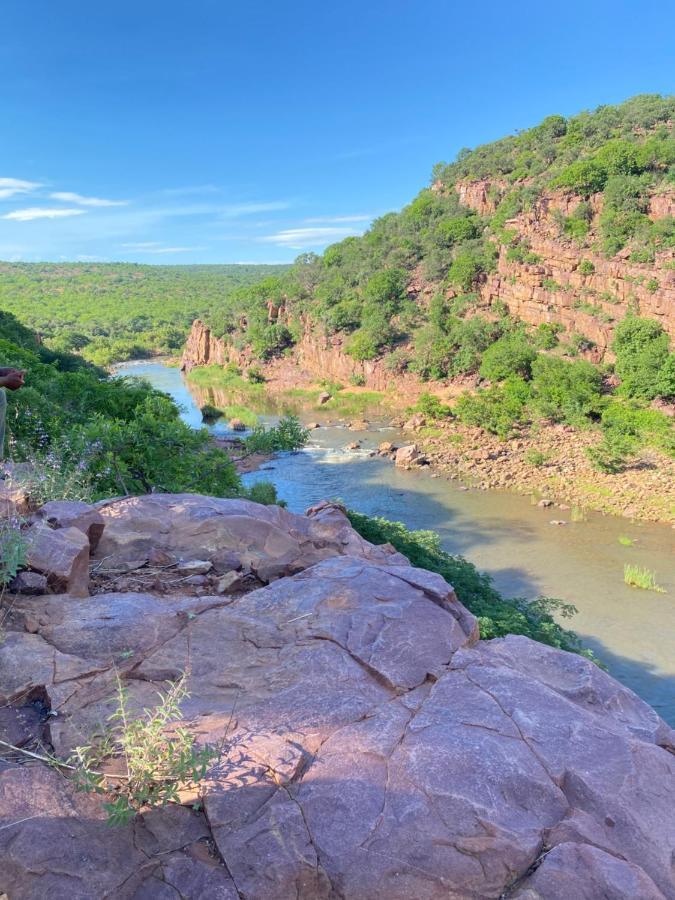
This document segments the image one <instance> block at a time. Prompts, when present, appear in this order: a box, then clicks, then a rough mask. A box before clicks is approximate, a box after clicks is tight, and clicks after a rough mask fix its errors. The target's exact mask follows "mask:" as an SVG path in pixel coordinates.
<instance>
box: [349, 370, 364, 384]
mask: <svg viewBox="0 0 675 900" xmlns="http://www.w3.org/2000/svg"><path fill="white" fill-rule="evenodd" d="M349 383H350V384H352V385H354V387H365V384H366V377H365V375H360V374H358V373H356V372H355V373H354V374H353V375H350V376H349Z"/></svg>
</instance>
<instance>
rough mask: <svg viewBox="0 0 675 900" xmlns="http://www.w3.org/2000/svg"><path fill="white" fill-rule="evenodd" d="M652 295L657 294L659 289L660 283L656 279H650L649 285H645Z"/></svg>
mask: <svg viewBox="0 0 675 900" xmlns="http://www.w3.org/2000/svg"><path fill="white" fill-rule="evenodd" d="M645 287H646V288H647V290H648V291H649V293H650V294H655V293H656V291H658V289H659V283H658V281H657V280H656V278H650V279H649V281H648V282H647V284H646V285H645Z"/></svg>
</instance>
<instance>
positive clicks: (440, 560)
mask: <svg viewBox="0 0 675 900" xmlns="http://www.w3.org/2000/svg"><path fill="white" fill-rule="evenodd" d="M347 515H348V516H349V521H350V522H351V523H352V525H353V526H354V528H355V529H356V531H358V533H359V534H360V535H361V536H362V537H364V538H365V539H366V540H368V541H371V543H373V544H386V543H390V544H392V545H393V546H394V547H395V548H396V549H397V550H398V551H399V552H400V553H403V554H404V556H407V557H408V559H409V560H410V562H411V563H412V564H413V565H414V566H418V567H419V568H421V569H428V570H429V571H430V572H437V573H438V574H439V575H442V576H443V578H445V580H446V581H447V582H448V583H449V584H451V585H452V586H453V587H454V589H455V593H456V594H457V597H458V599H459V600H460V601H461V602H462V603H463V604H464V606H466V607H467V609H469V610H471V612H472V613H473V614H474V615H475V616H476V617H477V619H478V622H479V625H480V634H481V637H482V638H483V639H489V638H495V637H503V636H504V635H507V634H523V635H526V636H527V637H530V638H532V639H533V640H536V641H541V642H542V643H543V644H548V645H549V646H551V647H557V648H559V649H561V650H569V651H572V652H575V653H582V654H583V655H585V656H588V657H591V658H592V653H591V652H590V651H588V650H584V649H583V647H582V645H581V642H580V641H579V638H578V637H577V635H576V634H574V632H572V631H569V630H568V629H566V628H563V627H561V626H560V625H559V624H558V623H557V622H556V621H555V619H554V618H553V613H555V612H557V613H558V614H559V615H561V616H563V617H567V616H570V615H572V614H573V613H574V612H575V609H574V607H573V606H570V605H569V604H565V603H562V602H561V601H559V600H551V599H547V598H540V599H539V600H536V601H534V602H528V601H525V600H521V599H514V600H507V599H505V598H504V597H502V596H501V594H500V593H499V591H497V590H496V589H495V587H494V586H493V584H492V581H491V579H490V576H489V575H486V574H485V573H484V572H479V571H478V569H476V567H475V566H474V565H472V563H470V562H468V561H467V560H466V559H464V558H463V557H462V556H453V555H451V554H450V553H446V551H445V550H442V549H441V546H440V539H439V537H438V535H437V534H436V532H434V531H411V530H409V529H408V528H406V527H405V525H403V524H402V523H401V522H389V521H388V520H387V519H382V518H379V517H375V518H373V517H369V516H364V515H362V514H360V513H356V512H354V511H353V510H349V511H348V513H347Z"/></svg>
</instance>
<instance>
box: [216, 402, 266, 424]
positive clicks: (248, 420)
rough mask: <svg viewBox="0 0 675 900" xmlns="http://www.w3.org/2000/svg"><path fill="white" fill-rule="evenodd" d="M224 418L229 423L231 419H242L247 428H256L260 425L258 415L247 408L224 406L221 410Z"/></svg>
mask: <svg viewBox="0 0 675 900" xmlns="http://www.w3.org/2000/svg"><path fill="white" fill-rule="evenodd" d="M221 412H222V414H223V417H224V418H225V419H227V421H228V422H229V421H230V420H231V419H241V421H242V422H243V423H244V425H246V426H247V428H255V426H256V425H257V424H258V415H257V413H254V412H253V410H252V409H249V408H248V407H247V406H238V405H236V404H235V405H234V406H224V407H223V409H222V410H221Z"/></svg>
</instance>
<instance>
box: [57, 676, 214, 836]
mask: <svg viewBox="0 0 675 900" xmlns="http://www.w3.org/2000/svg"><path fill="white" fill-rule="evenodd" d="M185 681H186V676H185V674H183V675H182V676H181V677H180V678H179V679H178V681H175V682H173V683H170V684H169V688H168V690H167V691H166V693H164V694H162V693H160V694H159V698H160V701H159V704H158V705H157V706H156V707H155V708H154V709H144V710H143V713H142V714H141V715H140V716H139V715H138V714H137V713H136V712H135V711H134V710H132V709H130V706H129V697H128V692H127V689H126V687H125V686H124V685H123V684H122V680H121V678H120V677H119V676H118V678H117V705H116V708H115V710H114V712H113V713H112V715H111V716H110V717H109V719H108V721H109V723H110V725H109V726H108V727H107V728H106V729H105V731H104V733H103V734H101V735H99V736H98V739H97V740H96V741H95V742H94V743H92V745H91V746H82V747H76V748H75V750H74V752H73V755H72V756H71V758H70V760H69V761H68V764H67V766H66V767H67V768H72V770H73V778H74V781H75V785H76V787H77V789H78V790H80V791H86V792H93V793H96V794H105V793H108V792H109V790H110V786H109V782H114V783H115V796H114V798H113V799H112V800H110V801H108V802H106V803H104V804H103V806H104V809H105V810H106V812H107V813H108V822H109V823H110V824H111V825H124V824H125V823H126V822H128V821H129V820H130V819H132V818H133V817H134V816H135V815H136V813H137V812H139V811H140V810H141V809H144V808H145V807H153V806H166V805H167V804H168V803H180V797H179V792H180V791H182V790H186V789H188V788H191V787H195V786H196V785H198V784H199V782H200V781H201V780H202V779H203V778H204V776H205V775H206V773H207V771H208V769H209V766H210V765H211V764H212V763H213V762H214V760H215V759H216V758H218V757H219V756H220V753H221V750H220V749H217V748H215V747H213V746H211V745H209V744H205V745H204V746H203V747H197V746H196V745H195V738H194V736H193V735H192V734H190V732H189V731H187V729H185V728H180V727H178V726H177V724H176V723H177V722H179V721H180V720H181V719H182V718H183V715H182V712H181V709H180V704H181V702H182V701H183V700H184V699H185V698H186V697H188V696H189V694H188V691H187V688H186V686H185ZM112 758H121V759H122V760H123V762H124V764H125V766H126V774H125V775H114V774H111V775H106V774H105V773H103V772H101V771H100V767H101V765H102V764H103V763H105V761H106V760H109V759H112ZM55 765H59V763H58V761H55Z"/></svg>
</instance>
